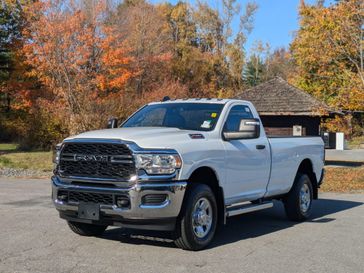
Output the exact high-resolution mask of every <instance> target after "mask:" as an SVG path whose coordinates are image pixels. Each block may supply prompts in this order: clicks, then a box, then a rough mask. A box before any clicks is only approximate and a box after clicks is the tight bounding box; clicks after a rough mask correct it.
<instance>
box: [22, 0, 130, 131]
mask: <svg viewBox="0 0 364 273" xmlns="http://www.w3.org/2000/svg"><path fill="white" fill-rule="evenodd" d="M81 7H82V6H80V5H79V3H78V2H75V1H69V2H67V3H65V2H64V1H42V2H37V3H35V4H34V5H33V6H32V7H31V8H30V9H29V10H28V18H30V21H29V27H28V28H27V30H26V35H27V37H29V38H28V39H27V44H26V45H25V46H24V52H25V54H26V56H27V58H28V64H29V65H32V66H33V70H32V72H31V73H32V74H34V75H36V76H37V77H38V78H39V79H40V81H41V82H42V84H43V85H44V86H46V87H47V88H48V89H49V90H50V91H51V92H53V95H54V97H53V100H52V101H46V102H45V104H46V105H47V104H49V108H50V109H52V110H53V111H54V113H55V114H58V115H62V116H64V117H65V118H66V119H65V122H66V123H67V124H69V130H70V133H76V132H79V131H85V130H89V129H92V128H98V127H101V124H102V122H105V119H106V116H107V115H110V114H111V113H110V110H112V108H110V105H109V103H108V102H112V98H114V99H115V97H117V96H118V95H121V91H122V90H121V87H122V86H123V84H125V83H126V81H127V80H128V79H129V77H130V76H131V72H129V71H128V64H129V62H130V58H128V57H127V56H126V54H125V51H126V49H125V47H124V45H123V40H122V39H121V37H120V36H119V35H118V34H115V35H114V33H113V29H112V28H109V27H108V26H105V25H104V24H103V22H104V20H105V18H106V17H107V12H108V10H107V9H106V2H105V1H99V2H98V4H97V5H96V6H94V8H93V10H92V12H90V10H84V9H81ZM86 11H87V12H86Z"/></svg>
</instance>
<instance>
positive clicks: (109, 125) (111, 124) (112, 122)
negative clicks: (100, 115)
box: [107, 118, 118, 129]
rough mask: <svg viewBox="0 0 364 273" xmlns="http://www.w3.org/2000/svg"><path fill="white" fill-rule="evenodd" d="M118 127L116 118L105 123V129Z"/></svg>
mask: <svg viewBox="0 0 364 273" xmlns="http://www.w3.org/2000/svg"><path fill="white" fill-rule="evenodd" d="M117 127H118V119H117V118H110V119H109V120H108V121H107V128H108V129H111V128H117Z"/></svg>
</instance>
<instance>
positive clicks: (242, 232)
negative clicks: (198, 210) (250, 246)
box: [102, 199, 364, 249]
mask: <svg viewBox="0 0 364 273" xmlns="http://www.w3.org/2000/svg"><path fill="white" fill-rule="evenodd" d="M363 204H364V203H362V202H353V201H345V200H332V199H320V200H317V201H315V202H314V210H313V214H312V216H311V219H310V220H308V222H311V223H317V224H322V225H324V224H325V223H328V222H331V221H335V220H336V219H335V218H332V217H330V215H331V214H333V213H337V212H341V211H345V210H348V209H351V208H354V207H357V206H360V205H363ZM299 224H300V223H297V222H292V221H289V220H288V219H287V218H286V215H285V213H284V207H283V204H282V203H281V202H278V201H276V202H274V207H273V208H270V209H266V210H262V211H257V212H253V213H249V214H243V215H239V216H235V217H231V218H228V220H227V224H226V225H225V226H224V227H222V228H221V229H220V230H219V231H218V232H217V234H216V236H215V239H214V240H213V242H212V243H211V245H210V246H209V247H208V248H210V249H211V248H214V247H218V246H222V245H226V244H229V243H234V242H237V241H240V240H244V239H247V238H254V237H258V236H262V235H266V234H270V233H273V232H276V231H280V230H283V229H286V228H290V227H292V226H294V225H299ZM102 239H107V240H115V241H120V242H121V243H127V244H140V245H153V246H163V247H173V248H175V246H174V244H173V240H172V234H170V233H167V232H156V231H138V230H130V229H123V228H113V229H109V230H107V231H106V232H105V234H104V235H103V236H102Z"/></svg>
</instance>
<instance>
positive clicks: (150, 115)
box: [122, 103, 224, 131]
mask: <svg viewBox="0 0 364 273" xmlns="http://www.w3.org/2000/svg"><path fill="white" fill-rule="evenodd" d="M223 107H224V105H223V104H217V103H164V104H163V103H161V104H152V105H147V106H145V107H143V108H141V109H140V110H139V111H138V112H136V113H135V114H134V115H133V116H131V117H130V118H129V119H128V120H127V121H126V122H125V123H124V124H123V125H122V127H174V128H179V129H182V130H196V131H211V130H213V129H214V128H215V125H216V122H217V120H218V119H219V116H220V113H221V110H222V108H223Z"/></svg>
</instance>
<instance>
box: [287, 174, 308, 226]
mask: <svg viewBox="0 0 364 273" xmlns="http://www.w3.org/2000/svg"><path fill="white" fill-rule="evenodd" d="M312 200H313V190H312V182H311V180H310V178H309V176H308V175H307V174H302V173H298V174H297V177H296V179H295V183H294V185H293V187H292V189H291V190H290V192H289V193H288V194H287V196H286V197H285V199H284V207H285V210H286V214H287V216H288V218H289V219H290V220H293V221H304V220H306V219H307V218H308V217H310V215H311V212H312Z"/></svg>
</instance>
